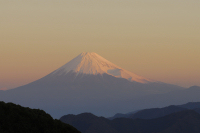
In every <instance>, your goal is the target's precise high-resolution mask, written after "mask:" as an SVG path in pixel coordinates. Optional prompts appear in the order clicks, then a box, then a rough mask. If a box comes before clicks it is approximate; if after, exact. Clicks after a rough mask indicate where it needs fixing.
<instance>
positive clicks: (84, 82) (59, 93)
mask: <svg viewBox="0 0 200 133" xmlns="http://www.w3.org/2000/svg"><path fill="white" fill-rule="evenodd" d="M199 95H200V89H199V87H192V88H189V89H186V88H183V87H180V86H176V85H171V84H166V83H162V82H158V81H154V80H151V79H148V78H145V77H142V76H139V75H136V74H134V73H132V72H130V71H127V70H125V69H123V68H121V67H119V66H117V65H115V64H113V63H111V62H110V61H108V60H106V59H104V58H103V57H101V56H99V55H98V54H96V53H88V52H86V53H81V54H80V55H78V56H77V57H75V58H74V59H72V60H71V61H69V62H68V63H67V64H65V65H63V66H62V67H60V68H58V69H57V70H55V71H53V72H52V73H50V74H48V75H46V76H45V77H43V78H41V79H39V80H37V81H34V82H32V83H29V84H27V85H24V86H21V87H18V88H15V89H12V90H7V91H0V100H1V101H5V102H13V103H16V104H20V105H22V106H28V107H31V108H40V109H43V110H45V111H46V112H47V113H49V114H50V115H51V116H53V117H54V118H59V117H61V116H62V115H65V114H79V113H82V112H92V113H94V114H96V115H101V116H105V117H107V116H111V115H113V114H115V113H116V111H117V112H123V113H124V112H128V111H130V110H139V109H142V108H152V107H163V106H168V105H171V104H183V103H186V102H190V101H200V97H199Z"/></svg>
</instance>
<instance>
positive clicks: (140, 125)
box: [60, 110, 200, 133]
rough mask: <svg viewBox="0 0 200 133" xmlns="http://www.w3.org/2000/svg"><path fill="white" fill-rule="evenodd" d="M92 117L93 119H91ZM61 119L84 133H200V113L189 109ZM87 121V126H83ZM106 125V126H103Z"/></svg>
mask: <svg viewBox="0 0 200 133" xmlns="http://www.w3.org/2000/svg"><path fill="white" fill-rule="evenodd" d="M91 118H92V119H91ZM60 120H61V121H63V122H65V123H68V124H71V125H73V126H74V127H76V128H77V129H78V130H80V131H81V132H82V133H106V132H107V131H109V130H110V131H112V133H199V132H200V114H198V113H196V112H195V111H191V110H187V111H181V112H177V113H173V114H170V115H167V116H164V117H161V118H157V119H151V120H142V119H135V120H133V119H128V118H118V119H114V120H108V119H105V118H102V117H97V116H94V115H92V114H88V113H86V114H85V113H83V114H80V115H77V116H74V115H67V116H63V117H61V118H60ZM81 123H85V124H86V125H87V126H82V124H81ZM102 125H104V127H105V128H102Z"/></svg>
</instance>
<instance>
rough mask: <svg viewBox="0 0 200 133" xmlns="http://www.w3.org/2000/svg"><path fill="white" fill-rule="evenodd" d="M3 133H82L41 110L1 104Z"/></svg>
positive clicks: (0, 129) (1, 128)
mask: <svg viewBox="0 0 200 133" xmlns="http://www.w3.org/2000/svg"><path fill="white" fill-rule="evenodd" d="M0 125H1V126H0V132H1V133H80V132H79V131H78V130H77V129H75V128H74V127H72V126H70V125H68V124H64V123H62V122H61V121H59V120H54V119H53V118H52V117H51V116H50V115H49V114H47V113H46V112H44V111H43V110H39V109H30V108H24V107H21V106H20V105H15V104H13V103H4V102H0Z"/></svg>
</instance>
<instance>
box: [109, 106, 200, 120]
mask: <svg viewBox="0 0 200 133" xmlns="http://www.w3.org/2000/svg"><path fill="white" fill-rule="evenodd" d="M189 109H190V110H194V111H196V112H199V110H200V102H189V103H187V104H183V105H170V106H167V107H163V108H150V109H143V110H139V111H135V112H134V111H133V112H131V113H127V114H120V113H118V114H116V115H114V116H113V117H109V118H108V119H110V120H113V119H116V118H131V119H137V118H140V119H154V118H159V117H163V116H165V115H169V114H172V113H175V112H180V111H183V110H189Z"/></svg>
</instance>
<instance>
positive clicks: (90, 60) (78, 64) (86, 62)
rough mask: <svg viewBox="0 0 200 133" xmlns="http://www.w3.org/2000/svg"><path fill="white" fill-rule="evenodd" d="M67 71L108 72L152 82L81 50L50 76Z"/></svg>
mask: <svg viewBox="0 0 200 133" xmlns="http://www.w3.org/2000/svg"><path fill="white" fill-rule="evenodd" d="M69 72H74V73H76V74H80V73H81V74H92V75H97V74H101V75H102V74H108V75H111V76H114V77H117V78H124V79H127V80H129V81H136V82H140V83H147V82H153V81H152V80H150V79H147V78H144V77H141V76H138V75H136V74H134V73H132V72H129V71H127V70H125V69H123V68H121V67H119V66H117V65H115V64H113V63H111V62H110V61H108V60H106V59H104V58H103V57H101V56H99V55H98V54H96V53H93V52H92V53H89V52H83V53H81V54H80V55H78V56H77V57H76V58H74V59H73V60H71V61H70V62H68V63H67V64H65V65H64V66H62V67H61V68H59V69H58V70H56V71H54V72H53V73H52V76H56V75H63V74H67V73H69Z"/></svg>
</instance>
